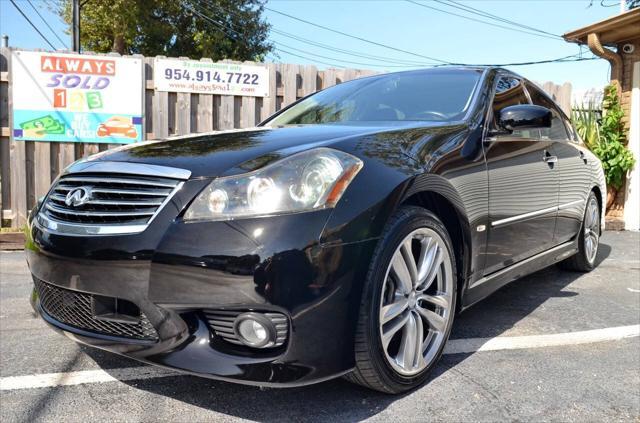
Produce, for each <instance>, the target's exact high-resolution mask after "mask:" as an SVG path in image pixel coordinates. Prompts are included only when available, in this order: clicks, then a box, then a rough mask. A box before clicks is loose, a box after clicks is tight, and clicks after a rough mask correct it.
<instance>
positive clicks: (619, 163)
mask: <svg viewBox="0 0 640 423" xmlns="http://www.w3.org/2000/svg"><path fill="white" fill-rule="evenodd" d="M602 106H603V110H604V114H603V116H602V119H598V116H597V112H596V111H595V110H594V107H593V104H589V105H588V106H587V108H577V109H576V110H574V112H573V116H572V117H573V121H574V124H575V127H576V130H577V131H578V134H579V135H580V137H581V138H582V140H583V141H584V143H585V144H586V145H587V147H588V148H589V149H590V150H591V151H592V152H593V153H594V154H595V155H596V156H598V158H599V159H600V161H602V167H603V169H604V174H605V178H606V180H607V185H608V186H610V187H613V188H614V189H615V190H619V189H620V188H622V184H623V183H624V177H625V175H626V174H627V171H629V169H631V168H632V167H633V165H634V164H635V159H634V157H633V154H631V151H629V150H628V149H627V147H626V146H625V145H624V141H625V130H624V123H623V122H622V118H623V117H624V111H623V110H622V107H621V106H620V100H619V98H618V92H617V90H616V87H615V85H608V86H607V87H606V88H605V90H604V101H603V103H602Z"/></svg>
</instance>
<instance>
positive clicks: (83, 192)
mask: <svg viewBox="0 0 640 423" xmlns="http://www.w3.org/2000/svg"><path fill="white" fill-rule="evenodd" d="M89 200H91V188H89V187H78V188H74V189H72V190H71V191H69V192H68V193H67V197H66V198H65V199H64V203H65V204H66V205H67V206H71V207H79V206H82V205H84V204H87V202H89Z"/></svg>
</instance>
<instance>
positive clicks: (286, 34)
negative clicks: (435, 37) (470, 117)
mask: <svg viewBox="0 0 640 423" xmlns="http://www.w3.org/2000/svg"><path fill="white" fill-rule="evenodd" d="M203 3H205V4H207V6H210V7H215V8H216V9H217V10H220V11H222V12H224V13H228V14H230V15H233V16H239V15H238V14H237V13H235V12H233V11H231V10H229V9H226V8H224V7H222V6H220V5H218V4H214V3H211V2H208V1H206V0H203ZM200 7H201V8H202V9H205V8H204V7H203V6H202V5H200ZM205 10H207V11H208V12H211V13H214V12H213V11H211V10H209V9H205ZM229 24H230V25H233V22H229ZM240 31H244V28H241V29H240ZM271 31H272V32H273V33H275V34H278V35H281V36H283V37H286V38H290V39H293V40H296V41H299V42H301V43H304V44H309V45H312V46H315V47H319V48H322V49H325V50H329V51H333V52H336V53H342V54H347V55H350V56H356V57H361V58H363V59H369V60H376V61H380V62H386V63H390V64H392V65H394V66H393V67H397V65H406V66H407V67H412V66H413V67H416V66H431V65H433V64H434V63H427V62H416V61H409V60H405V59H396V58H389V57H381V56H375V55H371V54H363V53H360V52H357V51H354V50H347V49H341V48H338V47H333V46H330V45H328V44H323V43H320V42H317V41H314V40H310V39H308V38H303V37H300V36H298V35H295V34H291V33H289V32H285V31H280V30H277V29H274V28H271ZM275 42H278V43H280V44H281V45H284V46H285V47H286V45H285V44H284V43H282V42H279V41H275ZM289 48H293V47H289ZM309 54H313V53H309ZM336 60H340V59H336ZM352 63H357V62H352ZM367 65H368V66H382V65H377V64H376V65H371V64H367Z"/></svg>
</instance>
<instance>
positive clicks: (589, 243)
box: [584, 198, 600, 263]
mask: <svg viewBox="0 0 640 423" xmlns="http://www.w3.org/2000/svg"><path fill="white" fill-rule="evenodd" d="M599 234H600V209H599V207H598V202H597V201H596V199H595V198H591V199H590V200H589V204H588V205H587V212H586V213H585V218H584V252H585V255H586V258H587V261H588V262H589V263H593V262H594V261H595V259H596V254H597V253H598V242H599Z"/></svg>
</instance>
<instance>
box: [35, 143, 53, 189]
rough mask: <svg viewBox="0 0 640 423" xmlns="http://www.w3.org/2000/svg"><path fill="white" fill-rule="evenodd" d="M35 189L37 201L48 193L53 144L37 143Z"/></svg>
mask: <svg viewBox="0 0 640 423" xmlns="http://www.w3.org/2000/svg"><path fill="white" fill-rule="evenodd" d="M33 165H34V167H35V172H34V175H33V176H34V179H33V185H34V186H33V188H34V190H35V198H36V200H37V199H38V198H40V197H42V196H43V195H45V194H46V193H47V191H48V190H49V186H50V185H51V143H48V142H35V151H34V154H33Z"/></svg>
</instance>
